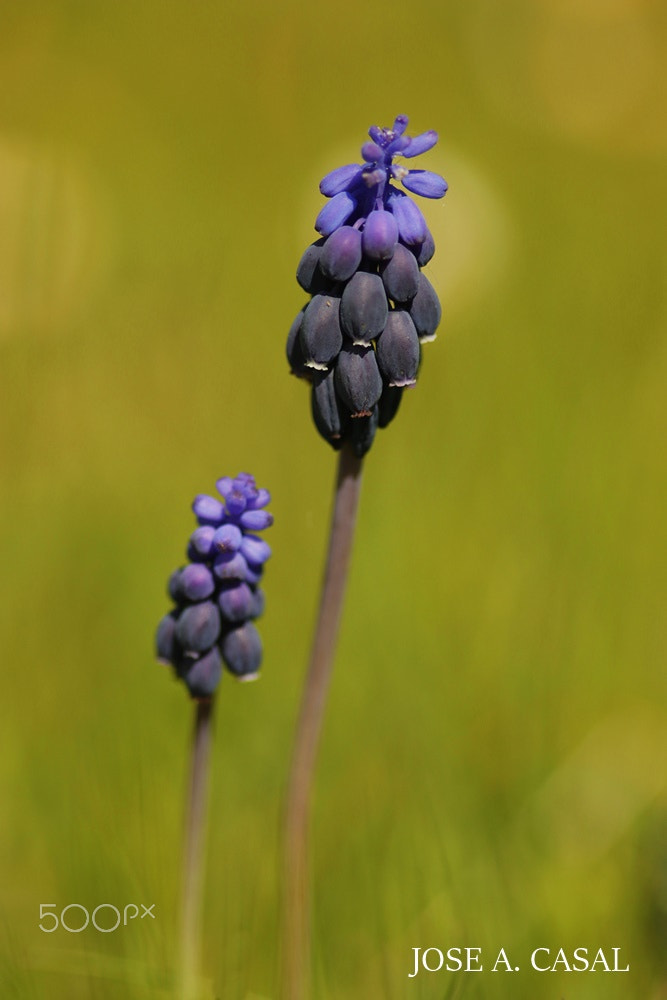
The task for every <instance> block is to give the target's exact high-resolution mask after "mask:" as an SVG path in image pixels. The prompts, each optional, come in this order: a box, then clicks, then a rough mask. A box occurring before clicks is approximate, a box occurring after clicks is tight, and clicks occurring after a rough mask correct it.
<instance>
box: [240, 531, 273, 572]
mask: <svg viewBox="0 0 667 1000" xmlns="http://www.w3.org/2000/svg"><path fill="white" fill-rule="evenodd" d="M241 554H242V555H243V556H245V558H246V560H247V562H248V563H250V564H254V565H256V566H261V565H262V563H265V562H266V560H267V559H268V558H269V557H270V555H271V546H270V545H268V544H267V542H265V541H264V539H263V538H257V537H256V536H255V535H244V536H243V541H242V542H241Z"/></svg>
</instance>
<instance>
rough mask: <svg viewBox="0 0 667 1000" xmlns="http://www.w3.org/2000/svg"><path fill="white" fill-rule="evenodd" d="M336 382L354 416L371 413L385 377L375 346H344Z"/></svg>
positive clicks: (363, 415)
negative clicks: (382, 373) (378, 364)
mask: <svg viewBox="0 0 667 1000" xmlns="http://www.w3.org/2000/svg"><path fill="white" fill-rule="evenodd" d="M334 384H335V386H336V392H337V393H338V395H339V396H340V398H341V400H342V402H343V403H344V404H345V405H346V406H347V407H348V409H349V411H350V414H351V415H352V416H353V417H365V416H369V415H370V414H371V413H372V411H373V407H374V406H375V404H376V403H377V401H378V399H379V398H380V394H381V393H382V377H381V375H380V372H379V370H378V366H377V362H376V360H375V352H374V350H373V348H372V347H362V346H360V345H347V344H345V345H344V346H343V349H342V350H341V352H340V354H339V356H338V361H337V362H336V374H335V381H334Z"/></svg>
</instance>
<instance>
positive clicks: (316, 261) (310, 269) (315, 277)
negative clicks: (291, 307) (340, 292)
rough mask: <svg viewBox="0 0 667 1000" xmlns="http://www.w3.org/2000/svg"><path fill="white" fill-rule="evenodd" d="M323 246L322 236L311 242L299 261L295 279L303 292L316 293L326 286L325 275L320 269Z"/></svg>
mask: <svg viewBox="0 0 667 1000" xmlns="http://www.w3.org/2000/svg"><path fill="white" fill-rule="evenodd" d="M323 248H324V237H322V239H319V240H317V241H316V242H315V243H311V245H310V246H309V247H308V249H307V250H305V251H304V254H303V256H302V258H301V260H300V261H299V266H298V267H297V269H296V280H297V281H298V282H299V284H300V285H301V287H302V288H303V290H304V292H308V294H309V295H317V293H318V292H323V291H324V290H325V289H326V287H327V282H326V278H325V276H324V275H323V274H322V271H321V270H320V266H319V265H320V259H321V257H322V250H323Z"/></svg>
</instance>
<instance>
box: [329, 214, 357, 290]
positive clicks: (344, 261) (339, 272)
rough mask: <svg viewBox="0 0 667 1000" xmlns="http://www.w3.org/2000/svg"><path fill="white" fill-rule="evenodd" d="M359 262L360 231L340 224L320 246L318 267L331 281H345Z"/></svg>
mask: <svg viewBox="0 0 667 1000" xmlns="http://www.w3.org/2000/svg"><path fill="white" fill-rule="evenodd" d="M360 264H361V233H360V232H359V230H358V229H353V228H352V226H341V227H340V229H337V230H336V232H335V233H332V234H331V236H330V237H329V238H328V239H327V241H326V243H325V244H324V246H323V247H322V254H321V257H320V269H321V271H322V272H323V273H324V274H325V275H326V276H327V277H329V278H331V279H332V280H333V281H347V279H348V278H351V277H352V275H353V274H354V272H355V271H356V270H357V268H358V267H359V265H360Z"/></svg>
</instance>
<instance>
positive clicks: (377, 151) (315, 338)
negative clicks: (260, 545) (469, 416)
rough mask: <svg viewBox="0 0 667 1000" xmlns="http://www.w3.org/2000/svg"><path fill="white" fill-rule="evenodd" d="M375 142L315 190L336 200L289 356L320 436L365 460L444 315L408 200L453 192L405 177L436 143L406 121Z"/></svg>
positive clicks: (310, 260)
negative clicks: (410, 163) (358, 159)
mask: <svg viewBox="0 0 667 1000" xmlns="http://www.w3.org/2000/svg"><path fill="white" fill-rule="evenodd" d="M368 136H369V139H368V140H367V141H366V142H364V143H363V145H362V146H361V163H359V164H353V163H350V164H347V165H346V166H344V167H339V168H338V169H336V170H332V171H330V172H329V173H328V174H327V175H326V177H324V179H323V180H322V182H321V184H320V191H321V192H322V194H323V195H324V196H325V197H326V198H329V199H330V200H329V202H328V203H327V204H326V205H325V206H324V207H323V208H322V210H321V211H320V213H319V215H318V216H317V219H316V222H315V228H316V230H317V231H318V232H319V233H320V234H321V236H322V237H323V238H322V239H320V240H317V241H316V242H315V243H313V244H312V246H310V247H308V249H307V250H306V252H305V253H304V255H303V257H302V258H301V262H300V263H299V267H298V271H297V280H298V282H299V284H300V285H301V287H302V288H303V289H304V291H306V292H307V293H308V294H309V295H310V296H311V298H310V301H309V302H307V303H306V304H305V305H304V306H303V308H302V310H301V312H300V313H299V314H298V316H297V317H296V319H295V320H294V322H293V323H292V326H291V328H290V331H289V334H288V338H287V351H286V354H287V361H288V364H289V369H290V371H291V372H292V373H293V374H294V375H297V376H299V378H301V379H303V380H305V381H307V382H308V383H309V385H310V403H311V415H312V418H313V422H314V424H315V427H316V429H317V431H318V433H319V434H320V435H321V436H322V437H323V438H324V439H325V441H328V443H329V444H330V445H331V446H332V447H333V448H335V449H339V448H341V447H343V446H344V445H346V444H349V445H350V446H351V448H352V449H353V451H354V452H355V453H356V454H357V455H358V456H359V457H362V456H363V455H364V454H365V453H366V452H367V451H368V449H369V448H370V447H371V444H372V443H373V441H374V438H375V436H376V432H377V430H378V429H382V428H385V427H386V426H387V425H388V424H389V423H390V422H391V420H392V419H393V418H394V416H395V415H396V413H397V411H398V407H399V403H400V400H401V398H402V394H403V392H404V390H405V388H407V387H409V386H412V385H414V383H415V382H416V379H417V375H418V369H419V364H420V358H421V344H423V343H425V342H426V341H427V340H432V339H433V337H434V336H435V328H436V327H437V325H438V322H439V320H440V305H439V302H438V299H437V295H436V294H435V292H434V291H433V288H432V286H431V284H430V283H429V282H428V281H427V279H426V278H425V277H424V275H423V274H422V268H423V267H425V265H426V264H428V262H429V261H430V260H431V258H432V257H433V254H434V252H435V244H434V242H433V236H432V235H431V232H430V231H429V228H428V226H427V224H426V220H425V218H424V216H423V215H422V212H421V210H420V208H419V207H418V205H417V204H416V203H415V201H414V200H413V199H412V197H411V195H418V196H419V197H421V198H428V199H431V200H438V199H440V198H442V197H443V196H444V195H445V193H446V191H447V182H446V181H445V180H444V178H442V177H441V176H440V175H439V174H436V173H434V172H433V171H431V170H421V169H417V170H411V169H409V168H408V167H406V166H405V165H404V163H405V161H407V160H412V159H414V157H416V156H419V155H420V154H422V153H427V152H428V151H429V150H430V149H432V148H433V147H434V146H435V144H436V143H437V141H438V133H437V132H435V131H432V130H431V131H428V132H421V133H419V134H418V135H416V136H410V135H409V134H408V118H407V116H406V115H398V116H397V117H396V118H395V119H394V122H393V125H392V126H391V127H389V128H382V127H381V126H379V125H372V126H371V127H370V128H369V130H368ZM402 161H403V162H402ZM400 185H402V187H401V186H400ZM252 509H253V508H252V507H251V506H250V505H248V507H247V510H249V511H250V510H252ZM254 523H255V522H254V521H253V520H248V521H247V526H248V528H251V527H252V526H253V525H254ZM240 554H241V555H244V554H245V553H244V549H243V547H242V548H241V549H240ZM247 563H248V572H249V573H252V572H259V571H260V569H261V562H260V561H255V562H253V557H252V555H251V554H247ZM216 572H220V570H218V569H217V568H216Z"/></svg>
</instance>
